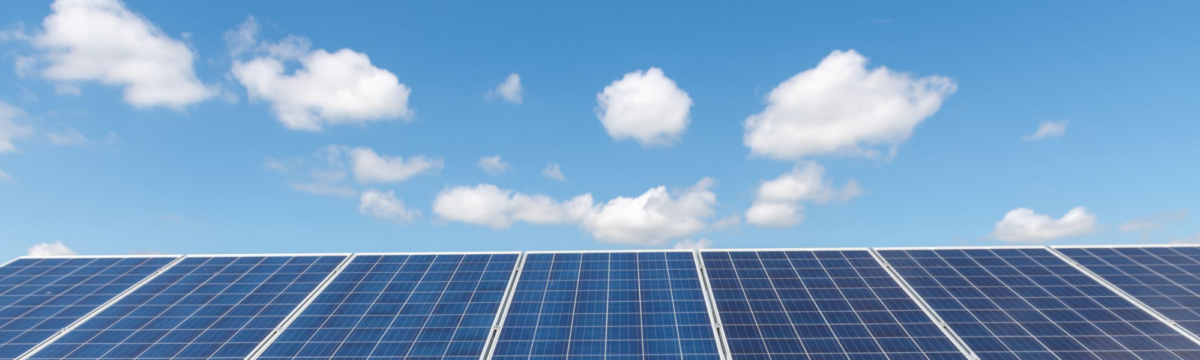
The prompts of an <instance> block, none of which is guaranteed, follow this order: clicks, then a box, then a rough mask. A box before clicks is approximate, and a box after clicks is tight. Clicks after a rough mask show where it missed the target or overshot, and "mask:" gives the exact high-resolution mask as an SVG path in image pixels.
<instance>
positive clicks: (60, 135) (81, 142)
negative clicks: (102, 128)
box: [46, 127, 88, 146]
mask: <svg viewBox="0 0 1200 360" xmlns="http://www.w3.org/2000/svg"><path fill="white" fill-rule="evenodd" d="M46 140H49V141H50V143H51V144H54V145H60V146H87V145H88V139H87V137H85V136H83V134H80V133H79V131H77V130H75V129H73V128H71V127H64V128H63V129H61V130H60V131H57V132H52V133H48V134H46Z"/></svg>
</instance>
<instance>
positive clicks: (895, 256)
mask: <svg viewBox="0 0 1200 360" xmlns="http://www.w3.org/2000/svg"><path fill="white" fill-rule="evenodd" d="M878 253H879V254H880V255H881V256H883V258H884V259H885V260H887V262H888V263H890V265H892V266H893V267H894V268H895V269H896V270H897V272H899V273H900V275H901V276H902V277H903V278H904V280H905V281H907V282H908V283H909V285H911V286H912V287H913V289H914V290H916V292H917V293H918V294H919V295H920V296H921V297H922V298H923V299H924V300H925V302H927V303H928V304H929V305H930V306H931V307H932V308H933V309H934V310H935V311H936V312H937V314H938V315H939V316H940V317H941V318H942V319H943V320H945V321H946V322H947V323H948V324H949V326H950V328H951V329H952V330H953V331H954V332H955V333H956V334H958V336H959V337H960V338H962V339H963V341H964V342H965V343H966V345H967V346H968V347H969V348H971V350H973V351H974V352H975V353H976V354H977V355H979V356H980V358H982V359H985V360H989V359H1063V360H1074V359H1096V360H1099V359H1200V345H1197V344H1196V343H1194V342H1192V341H1191V340H1189V339H1188V338H1187V337H1185V336H1183V335H1181V334H1180V333H1179V332H1177V331H1175V330H1174V329H1172V328H1171V327H1170V326H1168V325H1167V324H1165V323H1163V322H1160V321H1158V320H1157V319H1156V318H1154V317H1153V316H1151V315H1150V314H1149V313H1147V312H1145V311H1143V310H1142V309H1140V308H1138V307H1137V306H1135V305H1134V304H1133V303H1131V302H1130V301H1129V300H1126V299H1125V298H1123V297H1121V296H1120V295H1118V294H1116V293H1114V292H1113V291H1112V290H1109V289H1108V288H1107V287H1105V286H1104V285H1102V284H1100V283H1099V282H1097V281H1095V280H1094V279H1092V278H1091V277H1089V276H1087V275H1086V274H1084V273H1083V272H1081V271H1079V269H1076V268H1075V267H1073V266H1071V265H1070V264H1068V263H1066V262H1065V261H1063V260H1062V259H1061V258H1059V257H1057V256H1055V255H1054V254H1052V253H1050V252H1049V251H1048V250H1046V249H1042V248H1030V249H948V250H879V251H878Z"/></svg>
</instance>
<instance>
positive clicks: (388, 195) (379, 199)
mask: <svg viewBox="0 0 1200 360" xmlns="http://www.w3.org/2000/svg"><path fill="white" fill-rule="evenodd" d="M358 212H359V213H360V214H363V215H367V216H370V217H373V218H376V219H379V220H384V221H391V222H395V223H401V224H403V223H409V222H413V221H414V220H417V219H420V218H421V211H419V210H417V209H412V208H409V207H407V206H405V205H404V202H403V201H401V200H400V199H399V198H397V197H396V194H395V193H394V192H392V191H388V192H382V191H379V190H374V189H371V190H367V191H363V193H362V196H360V197H359V198H358Z"/></svg>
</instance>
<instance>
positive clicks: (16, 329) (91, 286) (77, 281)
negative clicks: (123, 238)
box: [0, 257, 175, 359]
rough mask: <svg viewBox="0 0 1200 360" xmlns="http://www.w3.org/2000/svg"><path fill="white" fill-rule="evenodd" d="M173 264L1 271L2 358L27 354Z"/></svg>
mask: <svg viewBox="0 0 1200 360" xmlns="http://www.w3.org/2000/svg"><path fill="white" fill-rule="evenodd" d="M174 259H175V258H173V257H130V258H22V259H18V260H15V261H13V262H11V263H9V264H8V265H5V266H4V267H0V358H8V359H12V358H15V357H17V356H19V355H21V354H23V353H24V352H26V351H29V350H30V349H32V348H34V347H35V346H37V345H38V344H40V343H42V342H43V341H45V340H46V339H49V338H50V337H51V336H53V335H54V334H55V333H57V332H58V331H59V330H60V329H62V328H64V327H66V326H67V325H70V324H71V323H73V322H75V321H77V320H79V319H81V318H83V317H84V316H85V315H87V313H89V312H91V311H93V310H95V309H96V308H98V307H100V305H103V304H104V303H105V302H108V301H109V300H112V299H113V298H114V297H116V296H117V295H118V294H120V293H122V292H124V291H126V290H128V289H129V288H130V287H132V286H133V285H134V284H136V283H138V282H140V281H142V280H144V279H145V278H146V277H147V276H149V275H150V274H152V273H154V272H155V271H158V269H160V268H162V267H163V266H164V265H166V264H168V263H170V262H171V261H172V260H174Z"/></svg>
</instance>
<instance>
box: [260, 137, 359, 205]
mask: <svg viewBox="0 0 1200 360" xmlns="http://www.w3.org/2000/svg"><path fill="white" fill-rule="evenodd" d="M344 153H345V147H344V146H337V145H329V146H325V147H322V148H320V149H318V150H317V152H316V154H314V155H313V156H312V157H311V158H293V159H276V158H272V157H267V158H266V159H265V160H263V167H264V168H267V169H270V170H274V171H276V172H279V173H280V174H284V175H288V176H289V177H290V178H291V179H290V180H289V182H290V183H291V184H290V185H289V186H290V187H291V188H292V189H294V190H297V191H303V192H306V193H310V194H314V195H333V196H340V197H354V196H355V195H358V192H357V191H354V189H352V188H350V187H349V186H347V185H346V184H345V179H346V177H347V175H346V174H347V170H346V165H345V162H344V161H343V158H344V157H345V155H344Z"/></svg>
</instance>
